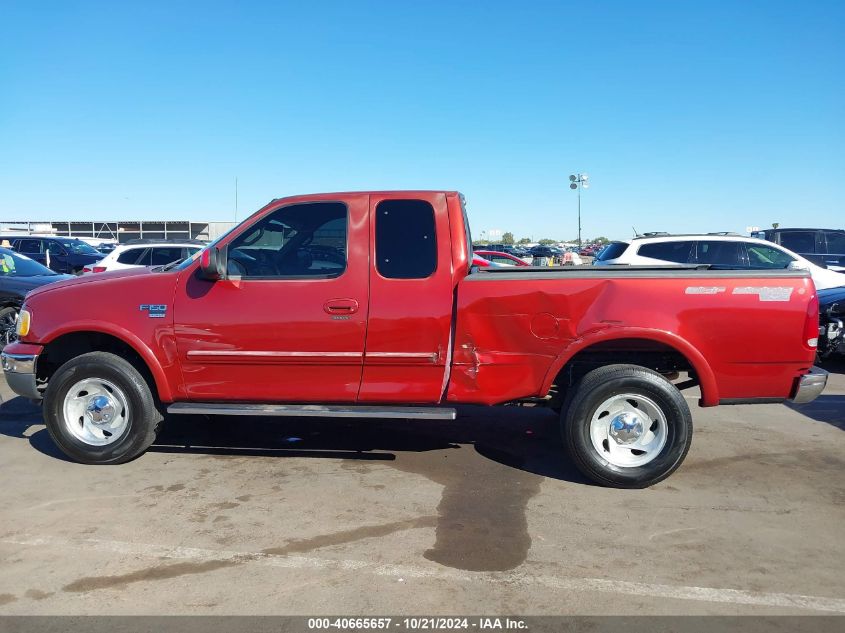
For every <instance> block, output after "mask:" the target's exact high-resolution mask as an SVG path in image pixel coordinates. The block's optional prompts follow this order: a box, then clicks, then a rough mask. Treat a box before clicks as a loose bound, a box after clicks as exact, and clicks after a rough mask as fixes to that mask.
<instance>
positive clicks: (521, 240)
mask: <svg viewBox="0 0 845 633" xmlns="http://www.w3.org/2000/svg"><path fill="white" fill-rule="evenodd" d="M530 243H531V238H528V237H521V238H519V241H518V242H517V244H530Z"/></svg>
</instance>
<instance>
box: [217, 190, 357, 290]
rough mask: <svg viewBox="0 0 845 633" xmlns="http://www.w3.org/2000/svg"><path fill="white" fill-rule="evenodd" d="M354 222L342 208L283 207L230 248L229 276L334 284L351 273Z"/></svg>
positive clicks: (335, 204)
mask: <svg viewBox="0 0 845 633" xmlns="http://www.w3.org/2000/svg"><path fill="white" fill-rule="evenodd" d="M348 225H349V216H348V212H347V209H346V205H345V204H344V203H342V202H309V203H304V204H292V205H289V206H286V207H282V208H281V209H278V210H276V211H274V212H272V213H271V214H269V215H267V216H265V217H264V218H262V219H261V220H259V221H258V222H256V223H255V224H254V225H252V226H251V227H249V228H248V229H246V230H245V231H244V232H243V233H241V234H240V235H239V236H238V237H236V238H235V239H234V240H232V243H231V244H229V258H228V260H229V261H228V264H227V266H228V272H229V275H231V276H234V277H242V278H244V279H249V278H257V279H291V278H293V279H295V278H300V277H314V278H320V279H330V278H333V277H339V276H340V275H342V274H343V272H344V271H345V270H346V234H347V229H348Z"/></svg>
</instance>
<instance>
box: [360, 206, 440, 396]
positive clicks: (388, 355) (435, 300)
mask: <svg viewBox="0 0 845 633" xmlns="http://www.w3.org/2000/svg"><path fill="white" fill-rule="evenodd" d="M370 217H371V222H370V224H371V240H370V241H371V245H372V246H371V249H372V250H371V253H370V257H371V260H372V262H373V265H372V266H370V316H369V324H368V327H367V345H366V350H365V354H364V373H363V378H362V381H361V390H360V392H359V396H358V399H359V400H360V401H361V402H380V401H381V402H408V403H413V402H416V403H432V402H438V401H440V397H441V395H442V393H443V389H444V386H445V380H446V367H447V365H448V363H449V359H450V334H451V324H452V301H453V288H452V244H451V238H450V235H449V216H448V209H447V202H446V196H445V194H442V193H430V192H424V193H419V194H413V196H409V194H407V193H405V194H404V195H402V194H378V195H371V196H370Z"/></svg>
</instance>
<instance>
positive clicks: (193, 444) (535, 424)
mask: <svg viewBox="0 0 845 633" xmlns="http://www.w3.org/2000/svg"><path fill="white" fill-rule="evenodd" d="M41 424H42V420H41V412H40V409H39V408H38V406H36V405H34V404H32V403H30V402H29V401H27V400H25V399H24V398H13V399H12V400H8V401H6V402H3V403H2V404H0V434H2V435H6V436H8V437H17V438H23V439H27V440H29V442H30V444H32V446H33V448H35V449H36V450H38V451H40V452H42V453H44V454H46V455H49V456H51V457H56V458H59V459H65V458H64V455H63V454H62V453H61V451H59V449H58V448H56V446H55V445H54V444H53V442H52V440H51V439H50V436H49V433H48V432H47V430H46V429H44V428H43V427H41V428H39V429H36V430H35V431H34V432H32V433H29V432H28V429H30V428H31V427H32V426H33V425H39V426H40V425H41ZM468 448H470V449H474V450H475V451H476V452H477V453H478V454H480V455H481V456H483V457H485V458H487V459H490V460H492V461H494V462H497V463H499V464H502V465H505V466H508V467H511V468H515V469H518V470H523V471H525V472H529V473H533V474H536V475H540V476H542V477H551V478H553V479H558V480H562V481H571V482H577V483H587V480H586V479H585V478H583V477H582V476H581V475H580V474H579V473H578V472H577V470H576V469H575V467H574V466H573V465H572V464H571V462H570V460H569V459H568V457H567V456H566V454H565V451H564V449H563V446H562V444H561V441H560V437H559V435H558V418H557V415H556V414H554V413H553V412H551V411H549V410H546V409H533V408H530V407H525V408H523V407H498V408H495V409H490V408H487V407H460V408H459V413H458V419H457V420H453V421H437V420H434V421H432V420H427V421H413V420H378V419H376V420H367V419H360V420H353V419H328V418H287V417H280V418H267V417H246V416H244V417H240V416H237V417H236V416H168V417H167V419H166V421H165V424H164V426H163V430H162V432H161V433H160V434H159V437H158V439H157V440H156V442H155V444H153V446H152V447H150V449H149V450H150V451H151V452H158V453H193V454H204V455H221V456H224V455H233V456H241V457H246V456H262V457H280V458H284V457H297V458H312V459H343V460H354V461H362V462H366V461H373V462H393V461H396V460H397V455H400V454H405V453H412V454H413V453H424V452H431V451H444V450H445V451H458V450H461V451H464V450H466V449H468Z"/></svg>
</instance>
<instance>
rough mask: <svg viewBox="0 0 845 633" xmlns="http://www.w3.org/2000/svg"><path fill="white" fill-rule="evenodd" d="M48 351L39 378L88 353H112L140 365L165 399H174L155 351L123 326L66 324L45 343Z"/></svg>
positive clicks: (39, 364)
mask: <svg viewBox="0 0 845 633" xmlns="http://www.w3.org/2000/svg"><path fill="white" fill-rule="evenodd" d="M41 344H42V345H44V351H43V352H42V353H41V355H40V357H39V362H38V377H39V378H41V379H46V378H49V376H50V375H52V373H53V372H55V370H56V369H58V367H60V366H61V365H62V364H63V363H65V362H67V361H68V360H70V359H71V358H73V357H75V356H78V355H80V354H84V353H86V352H98V351H101V352H111V353H114V354H116V355H117V356H120V357H121V358H125V359H126V360H128V361H129V362H131V363H133V365H135V366H136V369H138V370H139V371H140V372H141V374H142V375H143V376H144V378H145V379H146V380H147V382H148V384H149V385H150V387H151V388H153V391H154V393H155V394H157V396H158V398H159V399H160V400H161V401H162V402H170V401H172V399H173V398H172V391H171V389H170V385H169V383H168V380H167V377H166V375H165V373H164V370H163V368H162V367H161V364H160V363H159V361H158V359H157V358H156V356H155V354H154V353H153V352H152V350H150V348H149V347H147V345H145V344H144V343H143V341H141V340H140V339H139V338H138V337H137V336H135V335H134V334H132V333H131V332H128V331H126V330H122V329H119V328H115V329H109V328H104V327H102V326H99V324H86V326H85V327H82V328H74V327H66V328H64V329H63V330H60V331H57V332H55V333H53V334H52V335H51V336H50V337H49V338H47V339H45V340H44V341H42V342H41Z"/></svg>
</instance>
